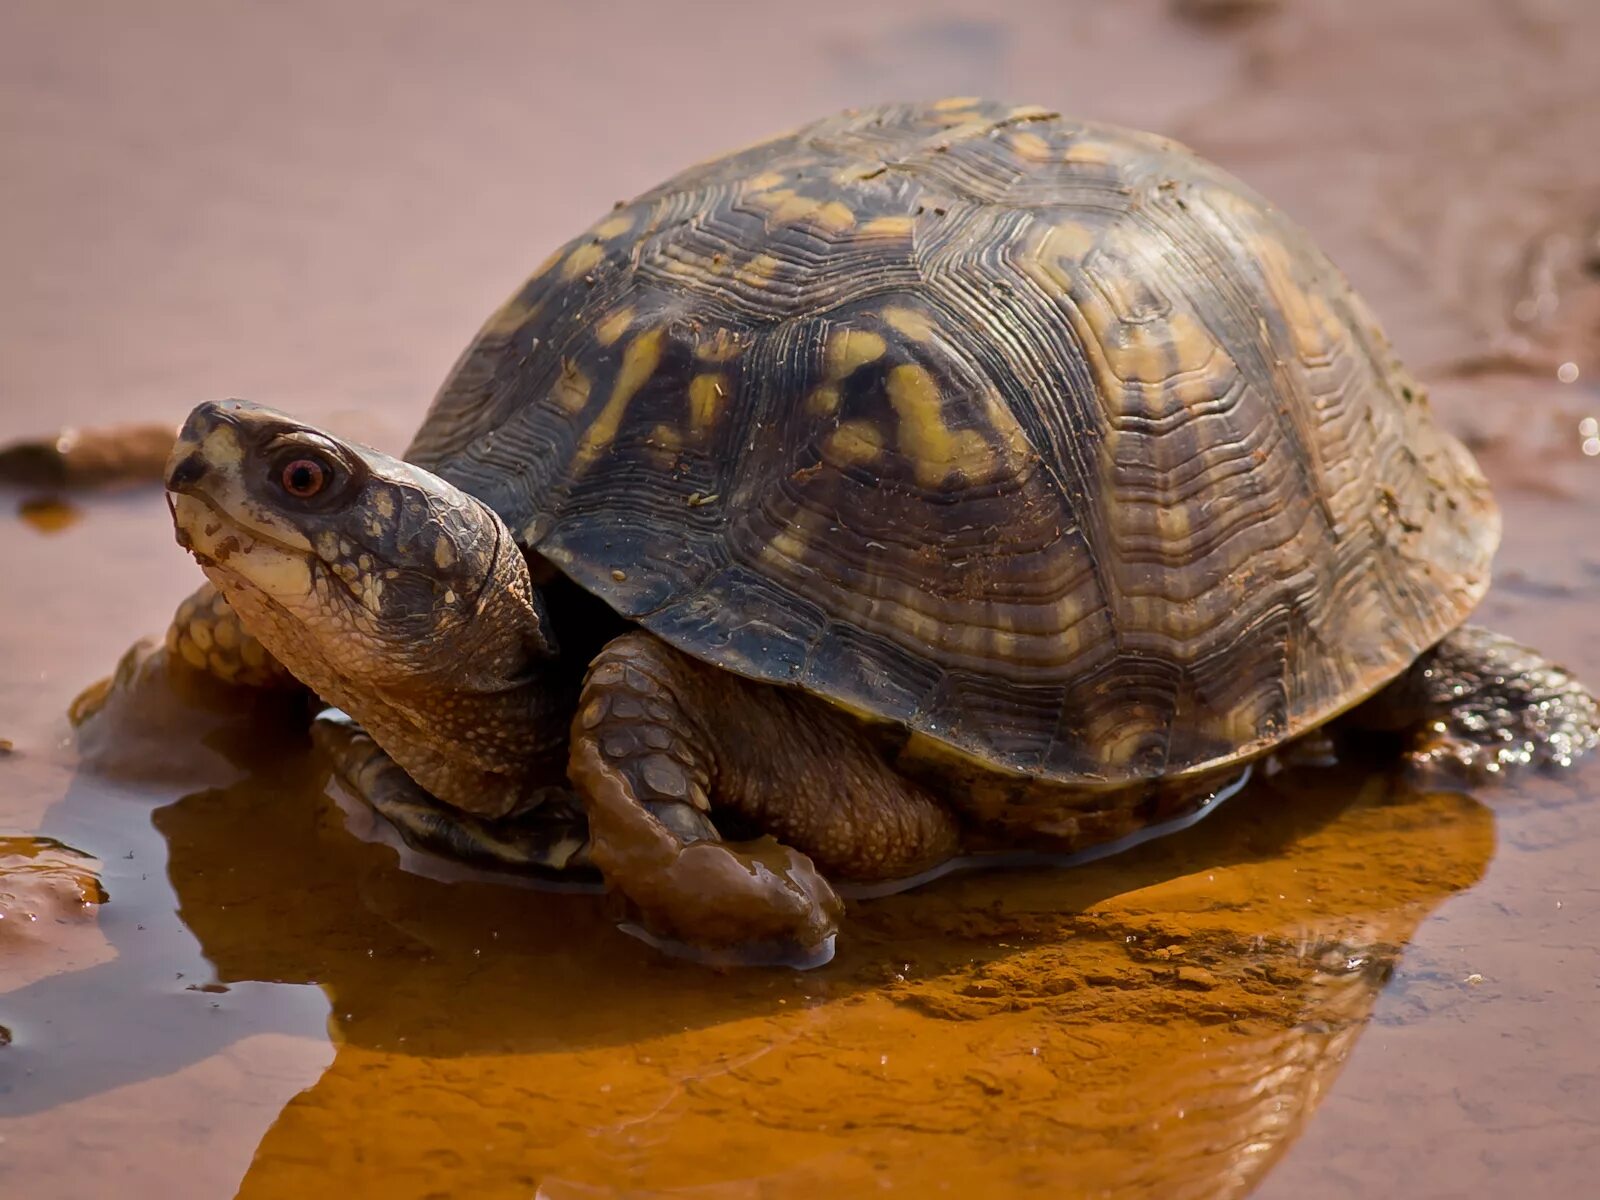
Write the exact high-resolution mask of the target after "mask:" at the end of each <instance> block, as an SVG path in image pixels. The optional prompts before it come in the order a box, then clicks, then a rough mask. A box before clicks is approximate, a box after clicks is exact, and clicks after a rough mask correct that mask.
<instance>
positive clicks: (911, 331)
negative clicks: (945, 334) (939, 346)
mask: <svg viewBox="0 0 1600 1200" xmlns="http://www.w3.org/2000/svg"><path fill="white" fill-rule="evenodd" d="M883 319H884V321H885V322H887V323H888V325H889V327H890V328H891V329H893V330H895V331H896V332H898V333H899V334H901V335H902V336H903V337H908V338H910V339H911V340H912V341H914V342H931V341H932V340H933V322H932V321H930V320H928V318H927V317H925V316H924V315H923V314H922V313H920V312H918V311H917V310H916V309H914V308H886V309H884V310H883Z"/></svg>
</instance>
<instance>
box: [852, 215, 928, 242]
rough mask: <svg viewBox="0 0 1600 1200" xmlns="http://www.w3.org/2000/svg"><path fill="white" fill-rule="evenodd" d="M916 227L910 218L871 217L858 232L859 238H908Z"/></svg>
mask: <svg viewBox="0 0 1600 1200" xmlns="http://www.w3.org/2000/svg"><path fill="white" fill-rule="evenodd" d="M916 227H917V223H916V222H915V221H913V220H912V219H911V218H910V217H873V218H872V220H870V221H868V222H866V223H865V224H864V225H862V226H861V229H860V230H859V231H858V232H859V236H861V237H872V238H898V237H910V236H911V232H912V230H914V229H915V228H916Z"/></svg>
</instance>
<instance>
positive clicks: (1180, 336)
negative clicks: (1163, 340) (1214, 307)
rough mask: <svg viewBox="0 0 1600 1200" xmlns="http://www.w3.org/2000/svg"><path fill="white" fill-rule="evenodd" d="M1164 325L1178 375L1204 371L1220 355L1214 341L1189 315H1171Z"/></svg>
mask: <svg viewBox="0 0 1600 1200" xmlns="http://www.w3.org/2000/svg"><path fill="white" fill-rule="evenodd" d="M1165 324H1166V329H1167V339H1168V344H1169V346H1170V353H1171V356H1172V361H1173V365H1174V366H1175V367H1176V369H1177V371H1178V373H1181V374H1188V373H1189V372H1191V371H1201V370H1204V369H1205V368H1206V367H1207V365H1208V364H1210V363H1211V362H1212V360H1213V359H1215V358H1216V357H1217V355H1218V354H1220V353H1221V348H1220V347H1219V346H1218V345H1217V342H1216V339H1215V338H1213V337H1212V336H1211V334H1210V332H1209V331H1208V330H1207V329H1206V328H1205V326H1203V325H1201V324H1200V322H1199V321H1197V320H1195V319H1194V317H1193V316H1191V315H1190V314H1189V313H1186V312H1175V313H1172V314H1171V315H1170V316H1168V317H1167V319H1166V322H1165Z"/></svg>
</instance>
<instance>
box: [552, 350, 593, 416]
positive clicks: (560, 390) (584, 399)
mask: <svg viewBox="0 0 1600 1200" xmlns="http://www.w3.org/2000/svg"><path fill="white" fill-rule="evenodd" d="M550 396H551V398H552V399H553V400H554V401H555V402H556V403H557V404H559V405H560V406H561V407H562V408H564V409H566V410H567V411H568V412H569V413H577V412H582V411H583V409H584V406H585V405H587V404H588V403H589V377H588V376H587V375H585V374H584V373H583V372H582V371H580V370H578V368H577V367H576V366H575V365H573V363H572V362H571V361H565V362H563V363H562V364H561V376H560V378H558V379H557V380H556V383H555V387H553V388H551V389H550Z"/></svg>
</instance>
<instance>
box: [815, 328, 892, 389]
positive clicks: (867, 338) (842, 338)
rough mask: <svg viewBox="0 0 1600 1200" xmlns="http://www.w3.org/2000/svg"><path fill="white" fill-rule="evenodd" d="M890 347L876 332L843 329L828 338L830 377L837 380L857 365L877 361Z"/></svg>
mask: <svg viewBox="0 0 1600 1200" xmlns="http://www.w3.org/2000/svg"><path fill="white" fill-rule="evenodd" d="M888 348H889V347H888V345H887V344H886V343H885V342H884V340H883V338H882V337H881V336H879V335H878V334H876V333H870V332H868V331H866V330H864V329H841V330H839V332H838V333H835V334H834V335H833V336H832V337H830V338H829V339H828V349H827V372H828V378H829V379H830V380H833V381H835V382H837V381H838V380H840V379H843V378H844V377H845V376H846V375H849V374H850V373H851V372H852V371H854V370H855V369H856V368H857V367H864V366H866V365H867V364H868V363H870V362H877V361H878V359H880V358H882V357H883V355H884V352H885V351H886V350H887V349H888Z"/></svg>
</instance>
